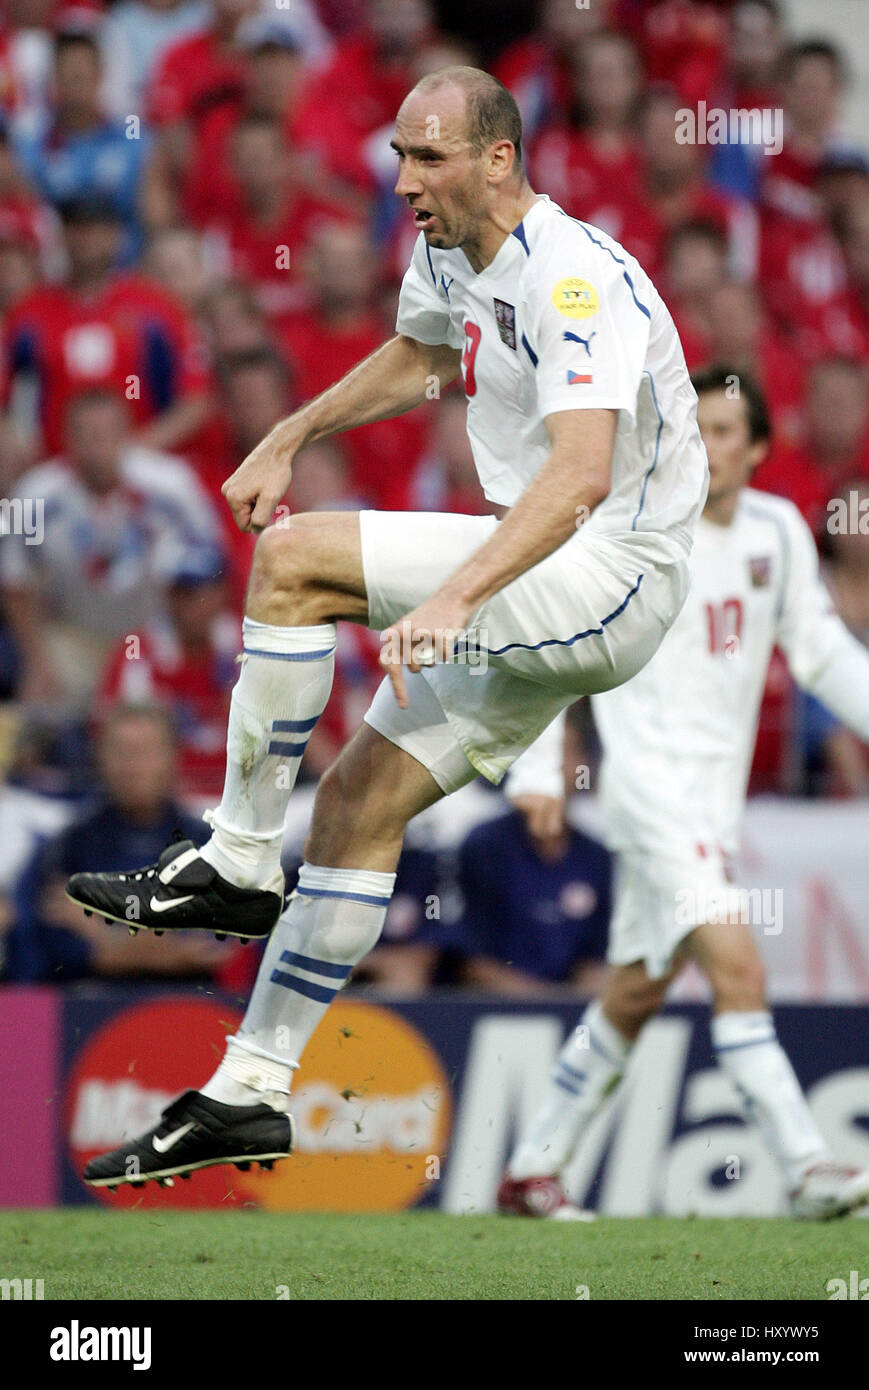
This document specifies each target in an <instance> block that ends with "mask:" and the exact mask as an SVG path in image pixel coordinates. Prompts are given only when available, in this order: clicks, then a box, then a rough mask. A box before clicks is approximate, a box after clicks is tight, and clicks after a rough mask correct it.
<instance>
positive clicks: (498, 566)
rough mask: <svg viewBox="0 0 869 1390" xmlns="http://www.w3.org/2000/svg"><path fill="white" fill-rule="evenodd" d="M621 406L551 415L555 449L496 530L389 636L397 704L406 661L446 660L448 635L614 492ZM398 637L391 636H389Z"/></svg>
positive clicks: (386, 651) (387, 653) (388, 662)
mask: <svg viewBox="0 0 869 1390" xmlns="http://www.w3.org/2000/svg"><path fill="white" fill-rule="evenodd" d="M616 420H617V412H616V411H615V410H561V411H557V412H556V413H555V414H553V415H548V416H547V417H546V421H545V424H546V430H547V433H548V434H549V438H550V441H551V443H552V448H551V450H550V453H549V457H548V459H547V460H546V463H545V464H544V465H543V467H542V468H541V470H540V472H539V473H538V474H537V476H536V477H535V478H534V479H533V481H532V482H531V483H529V485H528V487H527V488H526V489H525V491H524V492H523V494H522V496H521V497H520V498H519V500H518V502H517V503H516V505H515V506H514V507H512V508H511V509H510V511H509V512H508V513H507V516H506V517H505V519H504V520H503V521H502V522H501V524H500V526H499V527H498V529H497V531H496V532H495V534H494V535H493V536H492V537H491V538H490V539H489V540H488V541H486V543H485V544H484V545H482V546H481V547H480V549H479V550H477V551H476V552H475V553H474V554H473V555H472V556H471V558H470V559H469V560H467V561H466V562H465V564H464V565H462V566H461V568H460V569H458V570H456V572H455V574H453V575H452V576H451V577H450V578H449V579H448V580H447V582H446V584H444V585H443V586H442V588H441V589H440V590H439V591H438V592H437V593H436V594H434V595H433V596H432V598H430V599H428V600H426V602H425V603H423V604H420V606H419V607H418V608H417V609H415V610H414V612H413V613H409V614H407V616H406V617H404V618H402V619H401V620H400V621H399V622H398V623H396V624H395V625H394V627H392V628H390V629H389V630H388V631H387V632H386V633H384V644H383V654H382V656H381V664H382V665H383V666H384V667H385V668H386V671H387V674H388V675H389V678H390V680H391V681H392V685H393V688H394V690H395V695H396V698H397V700H398V703H399V705H400V706H401V707H402V709H403V708H405V706H406V704H407V692H406V688H405V681H404V672H403V666H405V665H406V666H408V668H409V669H410V670H411V671H418V670H420V667H421V664H422V662H421V661H420V660H418V659H417V654H422V653H423V652H424V651H425V648H426V645H427V644H429V643H430V645H431V658H432V659H435V660H437V659H440V660H444V659H445V658H446V656H447V655H448V652H447V651H446V649H445V648H446V646H447V645H448V642H449V634H450V633H457V632H462V631H463V630H465V629H466V628H467V626H468V623H469V621H470V619H471V618H472V616H473V615H474V613H476V612H477V610H478V609H479V608H480V607H481V606H482V604H484V603H485V602H486V601H487V600H488V599H490V598H491V597H492V595H493V594H497V593H498V592H499V590H501V589H503V588H504V587H505V585H507V584H510V583H511V582H512V581H513V580H514V579H518V578H519V576H520V575H521V574H524V573H525V572H526V570H529V569H531V568H532V567H533V566H534V565H537V564H539V563H540V561H541V560H545V559H546V557H547V555H551V554H552V553H553V551H555V550H558V549H559V547H560V546H562V545H563V544H564V542H565V541H566V540H567V539H568V537H570V536H572V535H573V534H574V532H575V531H576V527H577V524H578V518H579V517H584V516H588V515H590V514H591V513H592V512H593V511H594V509H595V507H597V505H598V504H599V503H600V502H602V501H603V499H604V498H605V497H606V495H607V493H608V492H609V489H610V468H611V462H612V454H613V446H614V444H615V435H616ZM387 639H392V640H387Z"/></svg>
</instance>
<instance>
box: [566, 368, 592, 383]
mask: <svg viewBox="0 0 869 1390" xmlns="http://www.w3.org/2000/svg"><path fill="white" fill-rule="evenodd" d="M567 384H568V386H590V385H591V372H572V371H571V370H570V368H569V367H568V369H567Z"/></svg>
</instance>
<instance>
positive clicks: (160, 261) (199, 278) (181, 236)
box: [144, 225, 214, 319]
mask: <svg viewBox="0 0 869 1390" xmlns="http://www.w3.org/2000/svg"><path fill="white" fill-rule="evenodd" d="M144 265H145V272H146V274H147V275H148V276H150V278H151V279H152V280H154V281H156V283H157V284H159V285H164V286H165V287H166V289H168V290H169V293H170V294H172V295H174V296H175V298H176V299H177V300H178V302H179V304H183V306H184V308H185V309H186V310H187V312H188V314H191V315H192V316H193V317H194V319H199V318H200V316H201V315H202V314H204V312H205V307H206V304H207V301H208V295H209V292H210V290H211V286H212V283H213V278H214V277H213V274H212V271H211V268H210V266H209V264H208V260H207V257H206V254H205V249H204V247H203V239H202V237H201V236H200V235H199V233H198V232H197V231H196V229H195V228H194V227H186V226H184V225H178V226H175V227H165V228H163V230H162V231H159V232H156V233H155V234H154V236H153V237H152V238H151V239H150V241H149V243H148V251H147V255H146V257H145V263H144Z"/></svg>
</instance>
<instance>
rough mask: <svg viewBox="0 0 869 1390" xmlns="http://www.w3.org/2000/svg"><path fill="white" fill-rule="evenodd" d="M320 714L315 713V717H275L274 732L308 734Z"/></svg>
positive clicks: (273, 721)
mask: <svg viewBox="0 0 869 1390" xmlns="http://www.w3.org/2000/svg"><path fill="white" fill-rule="evenodd" d="M319 718H320V716H319V714H315V715H314V717H313V719H273V720H272V733H273V734H306V733H308V731H309V730H310V729H313V727H314V725H315V724H316V722H317V720H318V719H319Z"/></svg>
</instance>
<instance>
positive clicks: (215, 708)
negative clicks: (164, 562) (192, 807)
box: [100, 548, 241, 798]
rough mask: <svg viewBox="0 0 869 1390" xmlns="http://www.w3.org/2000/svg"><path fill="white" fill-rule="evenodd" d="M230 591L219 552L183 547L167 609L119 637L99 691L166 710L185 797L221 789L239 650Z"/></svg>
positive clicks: (106, 697)
mask: <svg viewBox="0 0 869 1390" xmlns="http://www.w3.org/2000/svg"><path fill="white" fill-rule="evenodd" d="M227 597H228V593H227V586H226V579H225V562H224V559H223V556H222V555H221V553H220V551H218V550H215V549H212V548H209V549H187V548H185V549H184V550H183V551H180V552H179V553H178V555H177V556H176V557H175V559H174V560H173V562H172V565H171V566H170V568H169V571H168V573H167V575H166V604H165V611H164V612H162V613H160V614H158V615H157V616H156V618H155V619H154V620H152V622H151V623H149V625H148V626H147V627H146V628H144V629H143V630H142V631H141V632H136V633H128V634H127V635H126V636H125V637H124V638H123V639H122V640H121V641H120V642H119V643H118V645H117V647H116V648H115V650H114V652H113V653H112V654H111V655H110V656H109V659H108V662H107V665H106V670H105V674H104V676H103V681H102V687H101V690H100V697H101V700H102V701H103V702H105V704H106V705H108V706H111V705H112V704H113V703H114V702H115V701H116V700H118V699H120V700H125V701H138V702H149V701H155V700H156V701H159V702H160V703H161V704H163V705H164V706H165V707H166V708H167V709H168V710H169V711H170V713H171V715H172V722H173V724H174V727H175V732H176V735H177V739H178V764H179V778H180V787H181V790H182V791H183V793H184V795H185V796H188V795H197V796H206V797H215V796H216V797H218V798H219V796H220V792H221V790H222V788H223V774H224V769H225V766H226V719H227V714H228V711H229V694H230V691H231V689H232V686H233V685H234V684H235V680H236V677H237V675H238V666H237V660H236V659H237V657H238V653H239V652H240V650H241V627H240V624H239V621H238V618H237V616H236V615H235V614H233V613H231V612H230V611H229V609H228V607H227Z"/></svg>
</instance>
